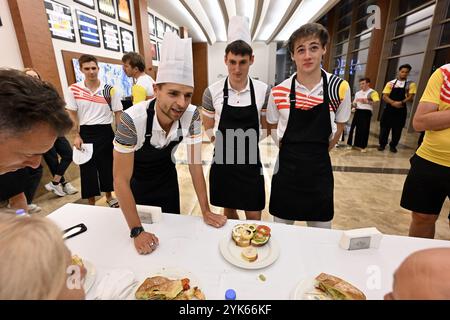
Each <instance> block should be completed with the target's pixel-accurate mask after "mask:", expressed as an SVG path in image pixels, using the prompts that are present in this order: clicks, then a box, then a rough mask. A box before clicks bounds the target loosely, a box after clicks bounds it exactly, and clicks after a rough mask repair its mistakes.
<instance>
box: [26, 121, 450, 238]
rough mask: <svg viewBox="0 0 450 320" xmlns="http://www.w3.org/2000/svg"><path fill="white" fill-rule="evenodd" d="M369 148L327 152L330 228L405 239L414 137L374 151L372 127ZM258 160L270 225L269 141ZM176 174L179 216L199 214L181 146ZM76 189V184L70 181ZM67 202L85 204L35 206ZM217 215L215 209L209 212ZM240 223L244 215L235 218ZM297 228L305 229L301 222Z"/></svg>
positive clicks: (46, 198)
mask: <svg viewBox="0 0 450 320" xmlns="http://www.w3.org/2000/svg"><path fill="white" fill-rule="evenodd" d="M372 130H373V132H371V135H370V139H369V147H368V149H367V152H366V153H361V152H360V151H358V150H353V149H351V148H350V149H349V148H347V147H346V146H345V144H344V142H340V145H339V146H338V147H337V148H335V149H334V150H332V152H331V159H332V164H333V169H334V181H335V188H334V190H335V196H334V197H335V198H334V202H335V217H334V220H333V228H335V229H353V228H362V227H376V228H378V229H379V230H380V231H381V232H383V233H385V234H393V235H407V234H408V228H409V223H410V219H411V218H410V212H409V211H407V210H405V209H403V208H401V207H400V205H399V203H400V197H401V193H402V188H403V183H404V181H405V178H406V174H407V173H408V170H409V158H410V157H411V156H412V154H413V153H414V151H415V148H416V145H417V139H418V134H416V133H406V131H405V132H404V133H403V135H402V139H401V141H400V145H399V147H398V153H395V154H394V153H391V152H389V150H388V148H387V149H386V150H385V151H384V152H380V151H378V150H377V149H376V147H377V144H378V143H377V142H378V137H377V134H378V130H379V124H378V123H377V122H374V123H372ZM260 148H261V158H262V161H263V164H264V166H265V182H266V192H267V196H266V199H267V204H266V209H265V210H264V211H263V220H265V221H272V220H273V217H272V216H271V215H270V214H269V212H268V199H269V191H270V181H271V171H272V168H273V165H274V163H275V160H276V156H277V152H278V151H277V148H276V147H275V145H274V144H273V142H272V141H271V140H269V139H265V140H264V141H262V142H261V144H260ZM212 152H213V146H212V144H210V143H209V142H208V141H207V139H206V138H205V139H204V142H203V155H202V158H203V162H204V165H203V169H204V173H205V177H206V181H207V182H208V174H209V164H210V161H211V158H212ZM176 157H177V161H178V164H177V170H178V176H179V184H180V194H181V211H182V212H183V213H184V214H189V215H200V214H201V212H200V208H199V205H198V201H197V199H196V197H195V192H194V188H193V185H192V182H191V178H190V175H189V170H188V166H187V165H186V148H185V147H184V146H183V145H181V146H180V148H178V151H177V153H176ZM72 183H73V185H74V186H76V187H77V188H79V187H80V181H79V179H75V180H74V181H72ZM68 202H77V203H85V202H84V201H83V200H81V199H80V194H79V193H78V194H75V195H72V196H66V197H63V198H59V197H57V196H56V195H53V194H51V193H45V194H44V195H42V196H40V197H39V198H37V199H35V201H34V203H36V204H38V205H39V206H40V207H42V208H43V210H42V213H41V214H43V215H46V214H48V213H50V212H52V211H53V210H55V209H57V208H59V207H60V206H62V205H64V204H65V203H68ZM97 205H105V198H104V197H103V198H100V199H98V201H97ZM212 209H213V211H215V212H220V209H219V208H214V207H212ZM449 212H450V201H449V200H448V199H447V200H446V202H445V204H444V206H443V208H442V211H441V215H440V218H439V220H438V222H437V224H436V236H435V237H436V238H437V239H445V240H450V228H449V220H448V214H449ZM239 215H240V218H241V219H243V218H244V215H243V213H239ZM296 224H299V225H304V223H303V222H297V223H296Z"/></svg>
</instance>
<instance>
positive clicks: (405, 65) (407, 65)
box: [398, 63, 412, 71]
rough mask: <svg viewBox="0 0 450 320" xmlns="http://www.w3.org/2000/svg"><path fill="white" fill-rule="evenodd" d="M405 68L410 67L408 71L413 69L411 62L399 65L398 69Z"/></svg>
mask: <svg viewBox="0 0 450 320" xmlns="http://www.w3.org/2000/svg"><path fill="white" fill-rule="evenodd" d="M403 68H406V69H408V71H411V69H412V67H411V65H410V64H409V63H405V64H402V65H401V66H400V67H398V71H400V70H402V69H403Z"/></svg>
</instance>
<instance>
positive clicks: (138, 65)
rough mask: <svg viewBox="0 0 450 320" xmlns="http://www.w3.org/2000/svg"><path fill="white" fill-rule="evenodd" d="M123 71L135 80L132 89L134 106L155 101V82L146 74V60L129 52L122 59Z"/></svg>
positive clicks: (137, 54)
mask: <svg viewBox="0 0 450 320" xmlns="http://www.w3.org/2000/svg"><path fill="white" fill-rule="evenodd" d="M122 62H123V71H124V72H125V74H126V75H127V76H128V77H132V78H133V86H132V87H131V96H132V97H131V98H132V104H137V103H139V102H142V101H145V100H150V99H153V96H154V92H153V85H154V84H155V81H154V80H153V79H152V77H150V76H149V75H148V74H146V73H145V60H144V57H142V56H141V55H140V54H139V53H136V52H128V53H126V54H125V55H124V56H123V57H122Z"/></svg>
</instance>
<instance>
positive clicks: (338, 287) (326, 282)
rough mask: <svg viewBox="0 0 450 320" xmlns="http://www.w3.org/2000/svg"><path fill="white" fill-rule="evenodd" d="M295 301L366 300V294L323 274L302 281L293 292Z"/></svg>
mask: <svg viewBox="0 0 450 320" xmlns="http://www.w3.org/2000/svg"><path fill="white" fill-rule="evenodd" d="M291 298H292V299H293V300H366V296H365V294H364V293H363V292H362V291H361V290H359V289H358V288H356V287H355V286H353V285H352V284H350V283H348V282H347V281H345V280H343V279H341V278H338V277H336V276H333V275H330V274H327V273H323V272H322V273H321V274H319V275H318V276H317V277H308V278H306V279H304V280H302V281H300V282H299V283H298V285H297V287H295V289H294V291H293V292H292V295H291Z"/></svg>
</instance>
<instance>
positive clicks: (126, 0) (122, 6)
mask: <svg viewBox="0 0 450 320" xmlns="http://www.w3.org/2000/svg"><path fill="white" fill-rule="evenodd" d="M116 2H117V15H118V16H119V21H121V22H124V23H127V24H129V25H130V26H131V25H132V22H131V4H130V0H116Z"/></svg>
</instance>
